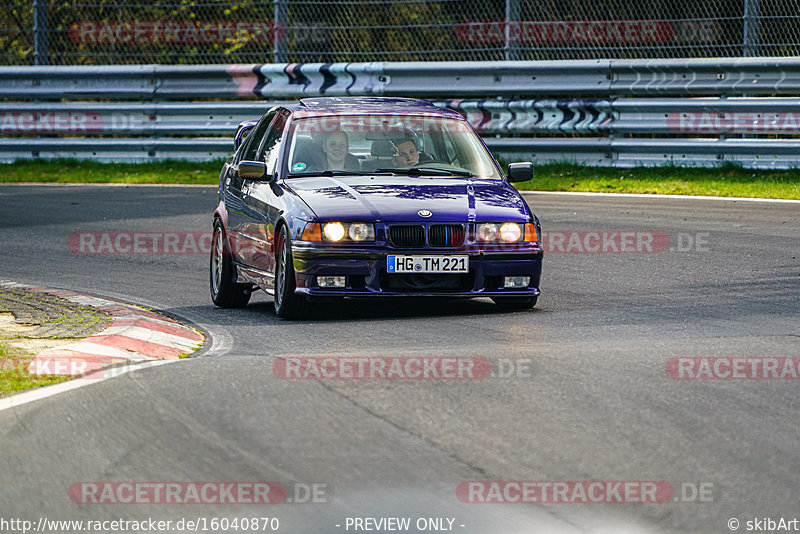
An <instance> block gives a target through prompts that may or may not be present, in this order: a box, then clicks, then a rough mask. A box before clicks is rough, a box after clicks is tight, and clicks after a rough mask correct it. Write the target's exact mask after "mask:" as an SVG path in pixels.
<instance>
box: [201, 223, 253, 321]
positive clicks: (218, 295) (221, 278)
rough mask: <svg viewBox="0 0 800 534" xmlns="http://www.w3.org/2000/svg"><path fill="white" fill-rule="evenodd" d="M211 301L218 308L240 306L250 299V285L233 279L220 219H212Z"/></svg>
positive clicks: (228, 251)
mask: <svg viewBox="0 0 800 534" xmlns="http://www.w3.org/2000/svg"><path fill="white" fill-rule="evenodd" d="M210 267H211V268H210V277H209V278H210V280H209V281H210V285H211V301H212V302H213V303H214V304H216V305H217V306H219V307H220V308H241V307H242V306H245V305H246V304H247V303H248V302H249V301H250V294H251V293H252V289H253V288H252V286H251V285H250V284H238V283H236V282H235V281H234V272H233V264H232V261H231V254H230V250H228V240H227V239H226V237H225V229H224V228H223V227H222V221H220V220H219V219H216V220H215V221H214V237H213V239H212V241H211V266H210Z"/></svg>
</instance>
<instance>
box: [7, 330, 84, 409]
mask: <svg viewBox="0 0 800 534" xmlns="http://www.w3.org/2000/svg"><path fill="white" fill-rule="evenodd" d="M32 359H33V355H32V354H31V353H29V352H28V351H25V350H23V349H20V348H17V347H11V346H9V345H7V344H5V343H3V342H2V341H0V396H2V395H8V394H9V393H15V392H17V391H22V390H25V389H32V388H37V387H41V386H47V385H50V384H56V383H58V382H65V381H67V380H71V379H72V378H73V377H72V376H69V375H35V374H31V373H29V372H28V365H29V364H30V363H31V360H32Z"/></svg>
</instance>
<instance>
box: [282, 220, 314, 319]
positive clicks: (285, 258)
mask: <svg viewBox="0 0 800 534" xmlns="http://www.w3.org/2000/svg"><path fill="white" fill-rule="evenodd" d="M296 287H297V285H296V282H295V277H294V263H293V262H292V241H291V240H290V239H289V232H288V231H287V230H286V227H285V226H282V227H281V231H280V232H279V233H278V237H277V240H276V241H275V291H274V296H273V303H274V305H275V315H277V316H278V317H281V318H283V319H300V318H302V317H305V316H306V315H308V314H309V312H310V311H311V304H310V303H309V302H308V299H306V297H305V295H297V294H295V292H294V290H295V288H296Z"/></svg>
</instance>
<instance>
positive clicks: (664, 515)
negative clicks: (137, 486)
mask: <svg viewBox="0 0 800 534" xmlns="http://www.w3.org/2000/svg"><path fill="white" fill-rule="evenodd" d="M527 199H528V202H529V204H530V205H531V206H532V208H533V209H534V211H535V212H536V213H537V214H538V215H539V217H540V218H541V220H542V224H543V226H544V229H545V230H550V231H555V230H560V231H564V232H568V231H589V230H606V231H619V230H632V231H640V232H662V233H664V234H666V235H668V236H669V237H670V247H671V250H665V251H663V252H656V253H550V254H546V256H545V268H544V274H543V283H542V291H543V296H542V297H541V298H540V300H539V304H538V306H537V307H536V309H535V310H533V311H526V312H513V313H506V312H500V311H498V310H497V309H496V307H495V306H494V304H493V303H492V302H491V301H489V300H488V299H477V300H472V301H448V302H431V301H423V302H420V301H415V300H411V301H402V302H377V301H369V302H363V301H361V302H358V301H356V302H350V301H346V302H345V303H343V304H342V305H338V306H333V305H328V306H325V307H323V308H322V309H321V310H319V312H318V313H317V315H316V316H315V317H314V318H313V319H311V320H303V321H296V322H287V321H283V320H279V319H277V318H276V317H275V315H274V313H273V311H272V307H271V299H270V298H269V297H268V296H266V295H264V294H259V296H257V297H256V298H254V299H253V301H252V302H251V304H250V305H249V306H247V307H246V308H245V309H241V310H222V309H217V308H215V307H213V306H212V305H211V303H210V300H209V296H208V287H207V286H208V283H207V278H208V272H207V269H208V267H207V264H208V259H207V257H206V255H204V254H199V255H174V254H173V255H125V254H117V255H107V254H106V255H78V254H73V253H71V252H70V251H69V249H68V247H67V239H68V236H69V235H70V234H72V233H74V232H163V231H188V232H193V231H208V230H210V228H211V226H210V223H211V218H210V214H211V212H212V210H213V208H214V206H215V202H216V198H215V189H214V188H212V187H167V186H162V187H143V186H136V187H126V186H100V187H88V186H85V187H69V186H64V187H59V186H0V225H2V228H0V236H2V237H1V238H0V242H1V243H2V254H0V278H2V279H7V280H13V281H16V282H23V283H28V284H41V285H48V286H54V287H62V288H69V289H73V290H76V291H85V292H88V293H92V294H96V295H100V296H106V297H115V298H122V299H126V300H129V301H132V302H135V303H139V304H144V305H147V306H151V307H153V308H157V309H160V310H163V311H164V312H166V313H168V314H172V315H174V316H177V317H181V318H184V319H186V320H188V321H191V322H193V323H194V324H196V325H198V326H199V327H201V328H203V329H204V330H205V331H206V332H207V333H208V334H209V335H210V336H211V338H212V340H213V342H212V343H209V344H207V346H206V347H205V348H204V349H203V350H202V351H201V352H200V353H198V355H197V356H196V357H193V358H190V359H186V360H182V361H180V362H178V363H174V364H170V365H163V366H160V367H157V368H152V369H147V370H142V371H138V372H134V373H130V374H127V375H123V376H121V377H118V378H114V379H111V380H106V381H104V382H101V383H98V384H95V385H92V386H88V387H84V388H80V389H77V390H73V391H69V392H66V393H63V394H60V395H58V396H55V397H50V398H46V399H43V400H39V401H36V402H33V403H29V404H26V405H23V406H19V407H16V408H12V409H7V410H4V411H2V412H0V429H1V431H0V436H2V437H0V443H1V444H2V445H0V503H2V504H0V513H1V514H2V517H3V518H6V519H8V518H21V519H28V520H32V521H34V522H36V521H37V520H38V519H39V518H40V517H46V518H48V519H51V520H52V519H61V520H67V519H75V520H78V519H92V520H104V519H118V518H123V519H132V520H141V519H146V518H148V517H153V518H156V519H173V520H176V519H180V518H181V517H186V518H192V519H196V518H198V517H205V518H208V519H209V520H210V519H211V518H214V517H229V518H232V517H236V516H239V517H277V518H278V519H279V520H280V529H279V532H298V533H315V532H326V533H328V532H330V533H335V532H354V530H353V528H352V527H351V528H350V529H349V530H348V529H347V528H346V521H347V518H348V517H351V518H352V517H362V518H363V517H378V518H379V517H410V518H411V520H412V528H411V529H410V530H409V532H418V530H416V528H415V526H414V521H416V519H417V518H420V517H423V518H427V517H447V518H454V519H455V521H454V523H453V527H452V529H453V531H457V532H464V533H477V532H480V533H501V532H502V533H517V532H519V533H522V532H525V533H550V532H555V533H562V532H609V533H625V532H665V533H666V532H669V533H674V532H693V533H715V532H720V533H722V532H730V530H729V527H728V521H729V519H731V518H737V519H738V520H739V521H740V522H741V523H740V524H741V526H740V530H743V531H744V530H745V529H746V521H748V520H750V521H752V520H753V519H754V518H765V517H766V518H772V519H774V520H776V521H777V520H778V519H780V518H786V519H793V518H794V517H795V516H800V484H798V476H799V475H798V473H800V449H798V446H797V444H798V442H800V425H798V420H800V395H798V391H799V389H798V388H800V382H798V381H797V380H747V379H743V380H676V379H673V378H671V377H670V376H668V374H667V372H666V366H667V363H668V361H669V360H670V359H671V358H675V357H761V356H780V357H800V337H799V336H800V320H798V312H799V311H800V260H799V259H798V257H797V253H798V248H799V247H798V245H800V206H799V205H798V204H767V203H758V202H731V201H714V200H672V199H670V200H665V199H639V198H619V197H610V198H597V197H588V198H587V197H572V196H564V195H536V194H530V195H527ZM659 235H660V234H659ZM698 239H699V242H700V243H699V245H698ZM287 355H308V356H326V355H332V356H432V357H440V356H458V357H481V358H486V359H488V360H489V361H491V362H492V364H493V366H495V368H496V369H498V368H500V366H501V365H503V366H505V368H508V367H510V366H511V365H514V366H515V367H514V368H515V369H517V370H519V369H523V371H522V372H519V375H521V376H517V375H514V376H512V377H506V378H503V377H499V376H495V377H489V378H484V379H480V380H448V381H443V380H285V379H281V378H278V377H276V376H275V374H274V373H273V362H274V361H275V359H276V358H278V357H281V356H287ZM524 362H527V365H528V366H529V367H528V368H527V371H525V370H524V369H525V368H524ZM475 480H478V481H487V480H488V481H515V480H516V481H663V482H668V483H669V484H671V486H672V487H673V488H674V490H675V494H674V495H675V497H674V499H673V500H670V501H669V502H666V503H645V504H641V503H637V504H620V503H612V504H603V503H595V504H576V503H557V504H530V503H525V504H520V503H517V504H475V503H466V502H462V501H460V500H459V499H458V498H457V495H456V488H457V486H458V485H459V484H460V483H461V482H464V481H475ZM84 481H101V482H102V481H118V482H125V481H131V482H157V481H161V482H163V481H183V482H190V481H197V482H200V481H274V482H280V483H281V484H283V485H284V486H286V487H287V488H289V492H290V495H289V498H290V499H294V500H295V501H297V500H302V499H300V498H298V497H302V495H298V496H294V495H293V493H294V491H295V490H294V488H295V487H296V486H295V484H308V485H311V484H323V485H325V486H324V487H325V489H326V490H327V495H326V496H325V498H320V499H319V500H324V501H326V502H320V503H315V504H310V503H301V504H298V503H297V502H291V503H289V502H284V503H282V504H272V505H245V504H238V505H231V504H222V505H197V504H194V505H192V504H187V505H153V504H76V503H74V502H73V501H72V500H71V499H70V497H69V495H68V490H69V488H70V487H71V486H72V485H73V484H75V483H79V482H84ZM701 484H702V485H703V486H701ZM700 487H702V488H705V490H706V493H705V494H704V498H703V499H702V500H703V501H705V502H698V500H700V499H699V497H695V498H694V499H692V498H691V497H692V494H693V493H694V492H693V491H692V488H700ZM300 488H302V486H300ZM709 492H710V493H709ZM318 497H319V495H318ZM676 499H677V500H676ZM684 501H692V502H684ZM445 524H447V523H445ZM337 525H339V526H337ZM462 525H463V526H462ZM219 531H221V530H219ZM375 531H380V532H384V531H387V530H373V532H375Z"/></svg>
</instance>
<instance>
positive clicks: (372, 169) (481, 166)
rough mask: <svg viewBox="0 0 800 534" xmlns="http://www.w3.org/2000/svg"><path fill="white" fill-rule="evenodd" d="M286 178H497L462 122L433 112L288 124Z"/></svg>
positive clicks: (349, 117) (310, 118)
mask: <svg viewBox="0 0 800 534" xmlns="http://www.w3.org/2000/svg"><path fill="white" fill-rule="evenodd" d="M285 171H286V172H287V173H288V174H289V176H290V177H294V176H308V175H311V174H325V175H329V176H334V175H345V174H393V175H405V176H409V177H420V176H425V177H431V176H436V177H438V176H442V177H465V176H474V177H479V178H501V175H500V173H499V172H498V169H497V167H496V165H495V164H494V161H493V160H492V158H491V156H490V155H489V153H488V152H487V150H486V148H484V146H483V144H482V143H481V142H480V139H478V136H477V135H476V134H475V132H474V131H473V130H472V128H470V127H469V125H468V124H467V122H466V121H464V120H460V119H453V118H443V117H439V116H434V115H428V116H426V115H399V114H386V115H379V114H371V115H339V116H326V117H308V118H302V119H296V120H294V121H293V123H292V128H291V131H290V138H289V148H288V151H287V152H286V167H285Z"/></svg>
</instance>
